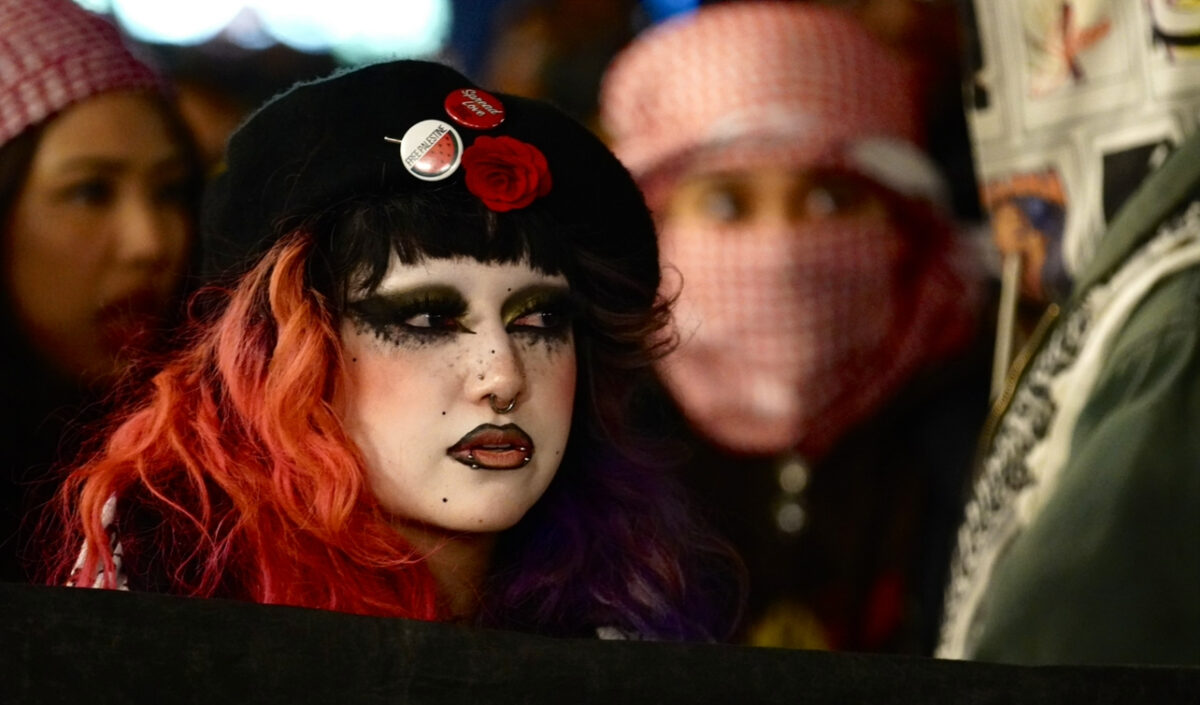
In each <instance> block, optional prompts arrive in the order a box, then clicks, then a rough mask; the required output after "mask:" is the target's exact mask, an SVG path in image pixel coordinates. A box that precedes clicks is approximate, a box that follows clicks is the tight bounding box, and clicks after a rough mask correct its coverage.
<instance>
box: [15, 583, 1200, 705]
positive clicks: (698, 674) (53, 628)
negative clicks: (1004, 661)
mask: <svg viewBox="0 0 1200 705" xmlns="http://www.w3.org/2000/svg"><path fill="white" fill-rule="evenodd" d="M65 702H79V703H84V704H86V705H96V704H98V703H198V704H200V703H202V704H203V705H213V704H215V703H339V704H340V703H389V704H404V705H425V704H427V703H438V704H440V703H489V704H490V703H496V704H504V703H555V704H558V703H604V704H606V705H609V704H613V703H814V704H817V703H822V704H823V703H831V704H832V703H837V704H838V705H843V704H845V703H921V704H930V703H932V704H937V703H954V705H982V704H985V703H1047V704H1050V703H1054V704H1055V705H1058V704H1061V703H1088V704H1089V705H1096V704H1105V703H1113V704H1116V703H1154V704H1159V703H1197V702H1200V668H1167V667H1149V666H1141V667H1139V666H1111V667H1108V666H1103V667H1057V666H1056V667H1048V666H1042V667H1023V666H1006V665H998V664H981V663H961V662H950V661H937V660H933V659H922V658H910V657H893V656H873V655H863V654H835V653H827V652H816V651H787V650H779V649H756V648H749V647H737V646H722V645H713V644H662V643H648V642H604V641H597V640H576V639H549V638H544V637H536V636H527V635H523V634H514V633H508V632H498V631H486V630H477V629H467V628H463V627H456V626H451V625H444V624H429V623H424V622H411V621H405V620H395V619H378V618H372V617H358V616H354V615H345V614H336V613H331V612H322V611H318V610H305V609H296V608H289V607H269V606H262V605H253V604H246V603H240V602H231V601H226V600H195V599H183V598H176V597H167V596H163V595H148V594H130V593H116V592H108V591H100V590H73V589H66V588H43V587H31V586H24V585H6V584H0V703H6V704H8V703H65Z"/></svg>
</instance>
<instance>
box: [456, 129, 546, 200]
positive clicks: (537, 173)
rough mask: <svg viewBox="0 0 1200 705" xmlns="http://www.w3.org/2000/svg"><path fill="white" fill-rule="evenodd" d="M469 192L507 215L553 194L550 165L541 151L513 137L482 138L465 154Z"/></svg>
mask: <svg viewBox="0 0 1200 705" xmlns="http://www.w3.org/2000/svg"><path fill="white" fill-rule="evenodd" d="M462 166H463V169H464V170H465V171H466V184H467V190H468V191H470V192H471V193H473V194H475V195H476V196H478V197H479V200H481V201H483V203H484V205H486V206H487V207H488V208H490V209H492V210H494V211H496V212H497V213H503V212H505V211H511V210H515V209H517V208H524V207H525V206H527V205H529V204H530V203H533V200H534V199H535V198H540V197H541V196H545V195H546V194H548V193H550V165H549V164H547V163H546V156H545V155H544V154H542V152H541V150H539V149H538V148H537V147H534V146H533V145H531V144H527V143H525V142H522V141H520V140H515V139H513V138H512V137H487V136H484V137H479V138H477V139H476V140H475V142H474V143H473V144H471V146H470V147H467V150H466V151H465V152H463V156H462Z"/></svg>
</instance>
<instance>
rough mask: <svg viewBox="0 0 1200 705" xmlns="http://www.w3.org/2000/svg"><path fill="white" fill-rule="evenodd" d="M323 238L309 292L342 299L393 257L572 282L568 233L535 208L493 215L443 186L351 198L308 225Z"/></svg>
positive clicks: (366, 284) (368, 283)
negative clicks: (526, 268)
mask: <svg viewBox="0 0 1200 705" xmlns="http://www.w3.org/2000/svg"><path fill="white" fill-rule="evenodd" d="M307 227H308V228H311V230H312V231H313V233H314V234H315V235H317V237H318V240H319V241H323V242H324V243H325V246H323V247H322V248H321V249H322V250H323V254H324V257H317V258H314V261H313V265H314V266H313V267H312V268H311V269H310V278H311V280H312V283H313V285H314V287H315V288H316V289H317V290H318V291H322V292H324V293H326V294H328V295H330V296H332V298H333V299H334V301H335V302H337V303H338V308H339V309H340V308H341V302H343V301H344V300H345V295H346V293H347V292H348V290H349V289H350V288H354V289H361V290H367V291H370V290H373V289H374V288H376V287H377V286H379V283H380V282H381V281H382V280H383V277H384V276H385V275H386V274H387V268H388V264H389V262H390V261H391V255H392V253H393V252H394V253H395V254H396V255H397V257H398V258H399V259H400V261H401V262H403V263H404V264H415V263H417V262H420V261H422V260H425V259H454V258H462V257H467V258H471V259H474V260H477V261H479V262H483V263H488V264H491V263H496V264H508V263H517V262H528V263H529V265H530V266H531V267H533V268H534V269H536V270H539V271H541V272H544V273H546V274H564V275H566V276H567V277H568V279H570V278H571V270H572V269H573V267H571V264H570V260H569V257H570V252H571V246H570V244H569V242H568V241H569V240H570V233H568V232H566V230H567V228H565V227H564V226H563V225H562V224H561V222H560V221H559V219H557V218H555V217H554V215H553V214H552V213H549V212H547V211H546V210H545V209H542V208H537V207H536V206H533V207H529V208H525V209H520V210H514V211H509V212H507V213H495V212H493V211H490V210H488V209H487V207H486V206H484V205H483V203H482V202H481V201H480V200H479V199H477V198H475V197H474V196H471V195H469V194H464V193H462V192H460V191H458V190H454V189H445V190H438V191H425V192H422V193H420V194H419V195H417V194H414V193H403V194H395V195H391V196H377V197H371V198H356V199H353V200H351V201H348V202H346V203H343V204H341V205H340V206H335V207H333V208H331V209H330V210H329V211H327V213H326V214H325V215H324V216H322V217H320V218H319V219H317V220H316V222H312V223H310V224H309V225H308V226H307Z"/></svg>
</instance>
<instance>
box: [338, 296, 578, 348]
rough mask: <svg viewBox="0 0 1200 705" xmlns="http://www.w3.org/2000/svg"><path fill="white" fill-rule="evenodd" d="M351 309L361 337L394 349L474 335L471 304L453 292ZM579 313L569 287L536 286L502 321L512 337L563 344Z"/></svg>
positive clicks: (511, 302) (369, 301)
mask: <svg viewBox="0 0 1200 705" xmlns="http://www.w3.org/2000/svg"><path fill="white" fill-rule="evenodd" d="M346 308H347V313H348V314H349V315H350V316H351V317H352V318H353V319H354V320H355V321H356V324H357V325H358V326H359V330H360V331H369V332H370V333H372V334H374V335H375V336H376V337H377V338H379V339H380V340H384V341H386V342H389V343H392V344H394V345H402V346H408V347H417V346H424V345H429V344H434V343H438V342H442V341H445V340H449V339H451V338H453V337H454V336H456V335H459V334H473V333H474V331H472V330H471V329H469V328H468V327H467V326H466V325H465V324H464V323H463V319H464V318H465V317H466V315H467V312H468V309H469V305H468V303H467V300H466V298H465V297H463V295H462V293H461V292H459V291H458V289H456V288H454V287H451V286H445V285H432V286H423V287H418V288H416V289H410V290H408V291H402V292H388V293H376V294H373V295H371V296H368V297H367V298H364V299H361V300H359V301H353V302H351V303H349V304H348V305H347V307H346ZM576 310H577V307H576V304H575V300H574V298H573V297H572V295H571V293H570V290H569V289H568V288H567V287H562V286H543V285H534V286H531V287H527V288H524V289H521V290H518V291H517V292H515V293H513V294H512V295H511V296H509V297H508V299H507V300H506V301H505V302H504V304H503V306H502V307H501V311H500V315H501V317H502V319H503V321H504V325H505V328H506V329H507V330H508V331H509V333H510V334H512V335H516V336H520V337H522V338H529V339H535V340H545V341H560V340H565V339H566V338H567V336H568V334H569V332H570V329H571V322H572V319H573V318H574V315H575V311H576Z"/></svg>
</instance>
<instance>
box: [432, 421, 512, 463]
mask: <svg viewBox="0 0 1200 705" xmlns="http://www.w3.org/2000/svg"><path fill="white" fill-rule="evenodd" d="M446 455H449V456H450V457H451V458H454V459H455V460H457V461H458V462H460V463H462V464H463V465H466V466H468V467H470V468H472V469H475V470H516V469H518V468H523V467H525V466H526V465H528V464H529V461H530V459H531V458H533V439H532V438H530V437H529V434H527V433H525V432H524V431H523V430H521V427H520V426H517V425H516V424H508V425H505V426H496V425H494V424H490V423H487V424H482V425H480V426H477V427H475V429H474V430H472V431H471V432H470V433H468V434H467V435H465V436H463V437H462V438H460V439H459V441H458V443H455V444H454V445H452V446H450V447H449V448H447V449H446Z"/></svg>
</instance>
